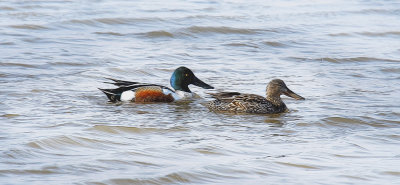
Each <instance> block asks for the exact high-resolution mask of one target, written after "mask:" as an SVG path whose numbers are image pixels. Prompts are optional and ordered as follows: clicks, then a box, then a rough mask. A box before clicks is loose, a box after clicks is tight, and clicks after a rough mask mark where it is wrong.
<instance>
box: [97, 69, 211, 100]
mask: <svg viewBox="0 0 400 185" xmlns="http://www.w3.org/2000/svg"><path fill="white" fill-rule="evenodd" d="M109 79H110V80H112V81H114V82H112V83H111V84H114V85H116V86H118V87H119V88H116V89H100V90H101V91H103V92H104V93H105V94H106V95H107V97H108V99H109V100H110V101H111V102H117V101H133V102H173V101H176V100H179V99H186V98H192V97H193V96H194V93H192V92H191V91H190V89H189V87H188V86H189V85H190V84H193V85H196V86H199V87H202V88H205V89H214V87H212V86H210V85H208V84H206V83H204V82H203V81H201V80H200V79H198V78H197V77H196V76H195V75H194V74H193V72H192V71H191V70H190V69H188V68H186V67H179V68H177V69H176V70H175V71H174V73H173V74H172V76H171V80H170V83H171V86H172V88H174V89H175V91H174V90H172V89H170V88H168V87H165V86H162V85H156V84H148V83H139V82H130V81H123V80H115V79H112V78H109Z"/></svg>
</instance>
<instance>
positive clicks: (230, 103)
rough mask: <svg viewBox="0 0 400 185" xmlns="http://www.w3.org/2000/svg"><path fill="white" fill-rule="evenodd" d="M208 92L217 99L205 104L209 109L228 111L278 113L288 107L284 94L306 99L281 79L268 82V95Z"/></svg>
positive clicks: (297, 98)
mask: <svg viewBox="0 0 400 185" xmlns="http://www.w3.org/2000/svg"><path fill="white" fill-rule="evenodd" d="M208 94H210V95H211V96H212V98H214V99H215V100H213V101H210V102H207V103H206V104H205V106H206V107H207V108H208V109H209V110H211V111H214V112H228V113H250V114H277V113H282V112H285V111H287V107H286V105H285V103H284V102H283V101H282V99H281V95H282V94H283V95H286V96H288V97H292V98H294V99H296V100H305V98H303V97H302V96H300V95H298V94H296V93H294V92H293V91H291V90H290V89H289V88H288V87H287V86H286V84H285V82H284V81H283V80H281V79H273V80H271V81H270V82H269V83H268V85H267V88H266V97H263V96H260V95H256V94H244V93H239V92H219V93H208Z"/></svg>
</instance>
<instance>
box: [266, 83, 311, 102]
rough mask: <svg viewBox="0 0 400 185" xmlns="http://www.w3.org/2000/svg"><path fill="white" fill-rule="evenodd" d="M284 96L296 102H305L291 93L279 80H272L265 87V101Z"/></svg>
mask: <svg viewBox="0 0 400 185" xmlns="http://www.w3.org/2000/svg"><path fill="white" fill-rule="evenodd" d="M282 94H284V95H286V96H289V97H292V98H294V99H296V100H305V98H303V97H301V96H300V95H298V94H296V93H294V92H293V91H291V90H290V89H289V88H288V87H287V86H286V84H285V82H283V80H281V79H273V80H271V82H269V84H268V86H267V99H280V96H281V95H282Z"/></svg>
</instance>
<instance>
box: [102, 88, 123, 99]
mask: <svg viewBox="0 0 400 185" xmlns="http://www.w3.org/2000/svg"><path fill="white" fill-rule="evenodd" d="M98 89H99V90H100V91H102V92H103V93H104V94H106V95H107V98H108V99H109V100H110V102H117V101H121V93H119V92H116V89H100V88H98Z"/></svg>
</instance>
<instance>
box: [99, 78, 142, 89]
mask: <svg viewBox="0 0 400 185" xmlns="http://www.w3.org/2000/svg"><path fill="white" fill-rule="evenodd" d="M105 79H108V80H112V81H114V82H104V83H107V84H113V85H116V86H118V87H127V86H131V85H135V84H140V83H139V82H131V81H124V80H116V79H113V78H105Z"/></svg>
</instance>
